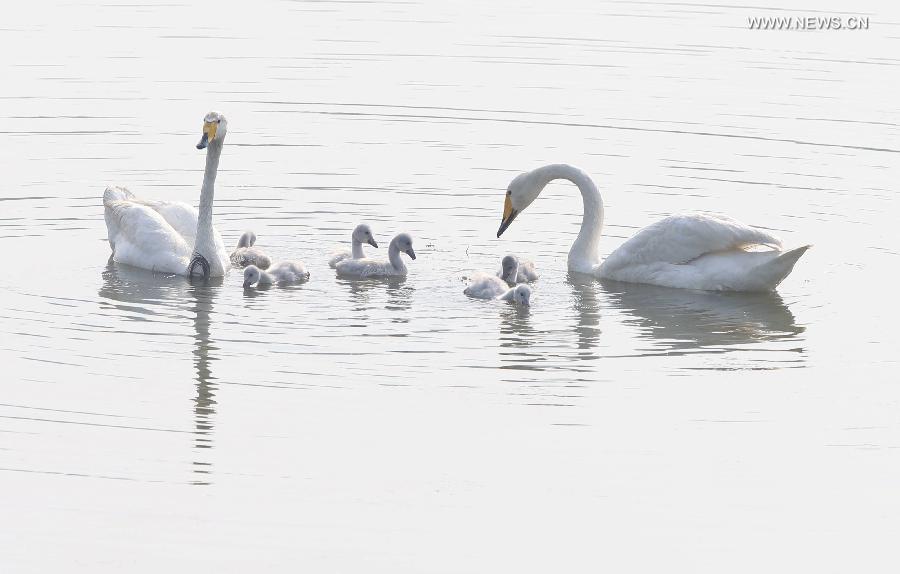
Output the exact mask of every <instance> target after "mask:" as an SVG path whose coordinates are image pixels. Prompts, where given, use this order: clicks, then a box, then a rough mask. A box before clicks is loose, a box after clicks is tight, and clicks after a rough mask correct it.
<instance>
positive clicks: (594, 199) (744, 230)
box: [497, 164, 809, 291]
mask: <svg viewBox="0 0 900 574" xmlns="http://www.w3.org/2000/svg"><path fill="white" fill-rule="evenodd" d="M555 179H566V180H569V181H571V182H572V183H574V184H575V185H576V186H578V189H579V191H581V197H582V200H583V202H584V215H583V216H582V220H581V231H579V232H578V237H577V238H576V239H575V243H573V244H572V248H571V249H570V250H569V262H568V263H569V270H570V271H573V272H575V273H585V274H590V275H593V276H594V277H597V278H600V279H612V280H615V281H625V282H629V283H646V284H649V285H659V286H661V287H679V288H683V289H703V290H707V291H772V290H774V289H775V287H777V286H778V284H779V283H781V281H782V280H783V279H784V278H785V277H787V276H788V274H789V273H790V272H791V270H792V269H793V268H794V263H796V262H797V260H798V259H799V258H800V256H801V255H803V253H804V252H806V250H807V249H809V245H805V246H803V247H798V248H796V249H792V250H790V251H783V250H782V248H781V240H780V239H778V238H777V237H775V236H774V235H772V234H770V233H768V232H766V231H763V230H761V229H756V228H754V227H750V226H748V225H744V224H743V223H740V222H739V221H735V220H734V219H731V218H730V217H726V216H724V215H716V214H709V213H684V214H678V215H671V216H669V217H666V218H665V219H662V220H660V221H657V222H656V223H654V224H652V225H650V226H648V227H645V228H644V229H642V230H641V231H639V232H638V233H637V234H636V235H635V236H634V237H632V238H631V239H629V240H628V241H626V242H625V243H623V244H622V245H621V246H620V247H619V248H618V249H616V250H615V251H613V252H612V253H610V254H609V256H608V257H607V258H606V260H604V261H603V263H600V256H599V251H598V246H599V243H600V233H601V230H602V228H603V200H602V199H601V198H600V192H599V191H598V190H597V186H596V185H594V182H593V181H592V180H591V178H590V177H589V176H588V175H587V174H586V173H585V172H583V171H581V170H580V169H578V168H575V167H572V166H570V165H565V164H553V165H547V166H544V167H541V168H538V169H535V170H533V171H530V172H527V173H523V174H520V175H519V176H517V177H516V178H515V179H513V180H512V182H511V183H510V184H509V188H508V189H507V191H506V203H505V204H504V207H503V220H502V221H501V223H500V229H499V230H498V231H497V237H500V236H501V235H502V234H503V232H504V231H506V229H507V228H508V227H509V226H510V224H511V223H512V222H513V220H515V218H516V216H518V215H519V213H521V212H522V211H524V210H525V208H527V207H528V206H529V205H531V203H532V202H533V201H534V200H535V199H537V197H538V196H539V195H540V193H541V191H542V190H543V189H544V187H545V186H546V185H547V184H548V183H550V182H551V181H553V180H555ZM760 246H762V247H766V248H767V249H765V250H756V249H757V247H760Z"/></svg>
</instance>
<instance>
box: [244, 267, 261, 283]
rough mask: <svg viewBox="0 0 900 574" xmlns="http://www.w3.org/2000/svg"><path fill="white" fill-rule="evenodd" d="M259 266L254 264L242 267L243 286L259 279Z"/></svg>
mask: <svg viewBox="0 0 900 574" xmlns="http://www.w3.org/2000/svg"><path fill="white" fill-rule="evenodd" d="M259 275H260V273H259V267H257V266H256V265H248V266H247V268H246V269H244V287H250V286H251V285H253V284H254V283H256V282H257V281H259Z"/></svg>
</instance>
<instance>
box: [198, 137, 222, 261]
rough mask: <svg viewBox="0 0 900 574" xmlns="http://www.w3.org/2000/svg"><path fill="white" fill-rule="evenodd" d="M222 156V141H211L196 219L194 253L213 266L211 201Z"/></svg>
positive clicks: (214, 258) (213, 245) (213, 244)
mask: <svg viewBox="0 0 900 574" xmlns="http://www.w3.org/2000/svg"><path fill="white" fill-rule="evenodd" d="M221 155H222V140H213V141H212V142H210V143H209V146H208V147H207V148H206V171H205V172H204V173H203V187H202V188H201V189H200V210H199V216H198V218H197V238H196V239H195V243H194V251H195V252H197V253H199V254H200V255H203V256H204V257H206V259H207V260H208V261H209V262H210V263H211V264H214V263H213V261H214V260H217V258H216V256H215V253H216V247H215V245H216V243H215V238H214V232H213V224H212V216H213V199H214V197H215V193H216V191H215V184H216V172H218V170H219V157H220V156H221Z"/></svg>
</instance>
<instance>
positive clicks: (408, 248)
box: [391, 233, 416, 259]
mask: <svg viewBox="0 0 900 574" xmlns="http://www.w3.org/2000/svg"><path fill="white" fill-rule="evenodd" d="M391 244H392V245H396V246H397V249H399V250H400V252H401V253H406V254H407V255H409V257H410V259H415V258H416V252H415V251H413V242H412V237H410V235H409V233H401V234H400V235H398V236H397V237H395V238H393V239H392V240H391Z"/></svg>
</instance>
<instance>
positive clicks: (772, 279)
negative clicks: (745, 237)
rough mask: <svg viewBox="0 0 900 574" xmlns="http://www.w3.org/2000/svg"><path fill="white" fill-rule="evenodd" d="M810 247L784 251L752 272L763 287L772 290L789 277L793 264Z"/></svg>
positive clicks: (805, 246)
mask: <svg viewBox="0 0 900 574" xmlns="http://www.w3.org/2000/svg"><path fill="white" fill-rule="evenodd" d="M810 247H812V245H804V246H803V247H797V248H796V249H791V250H790V251H785V252H784V253H782V254H781V255H779V256H778V257H776V258H774V259H772V260H770V261H767V262H765V263H763V264H762V265H760V266H758V267H757V268H756V269H755V270H754V275H756V276H757V277H758V278H759V279H760V280H761V282H762V283H763V284H764V285H765V287H766V288H767V289H769V290H774V289H775V288H776V287H778V285H779V283H781V282H782V281H784V279H785V277H787V276H788V275H790V273H791V271H793V270H794V264H796V263H797V261H798V260H799V259H800V257H802V256H803V254H804V253H806V250H807V249H809V248H810Z"/></svg>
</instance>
